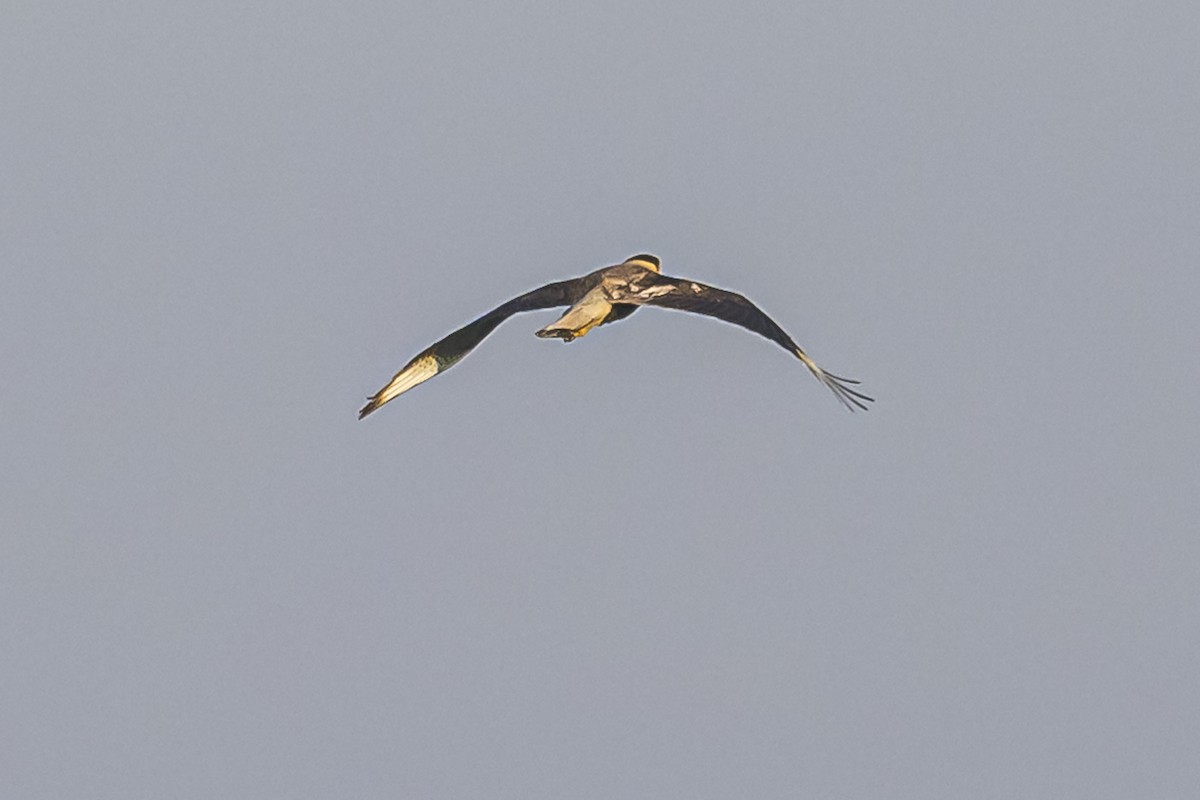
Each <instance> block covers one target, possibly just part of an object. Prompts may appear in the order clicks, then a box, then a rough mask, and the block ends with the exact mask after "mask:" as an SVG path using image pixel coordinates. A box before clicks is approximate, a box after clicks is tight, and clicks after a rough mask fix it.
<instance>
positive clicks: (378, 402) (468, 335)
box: [358, 276, 591, 419]
mask: <svg viewBox="0 0 1200 800" xmlns="http://www.w3.org/2000/svg"><path fill="white" fill-rule="evenodd" d="M589 277H591V276H585V277H583V278H573V279H571V280H567V281H558V282H556V283H548V284H546V285H545V286H543V287H541V288H540V289H534V290H532V291H529V292H526V293H525V294H523V295H521V296H520V297H514V298H513V299H512V300H509V301H508V302H507V303H505V304H504V305H502V306H498V307H496V308H494V309H492V310H491V311H489V312H488V313H486V314H484V315H483V316H482V317H480V318H479V319H477V320H475V321H474V322H469V323H467V324H466V325H464V326H463V327H461V328H459V329H458V330H456V331H455V332H454V333H452V334H450V335H449V336H447V337H446V338H444V339H442V340H440V341H438V342H435V343H434V344H432V345H430V346H429V347H427V348H426V349H424V350H422V351H421V352H420V353H418V354H417V355H416V356H414V357H413V359H412V360H411V361H409V362H408V364H406V365H405V367H404V369H402V370H400V371H399V372H397V373H396V375H395V377H393V378H392V379H391V381H389V382H388V384H387V386H384V387H383V388H382V389H380V390H379V391H378V392H376V393H375V394H374V395H373V396H372V397H371V398H370V400H369V401H368V402H367V404H366V405H365V406H363V407H362V408H361V409H360V410H359V412H358V418H359V419H362V418H363V417H365V416H367V415H368V414H370V413H371V412H372V411H374V410H375V409H377V408H379V407H380V406H382V405H383V404H384V403H386V402H388V401H389V400H391V399H392V398H394V397H397V396H399V395H401V394H403V393H404V392H407V391H408V390H409V389H411V388H413V387H414V386H417V385H418V384H421V383H424V382H425V381H427V380H429V379H430V378H432V377H433V376H434V375H437V374H438V373H441V372H445V371H446V370H448V369H450V368H451V367H452V366H454V365H455V364H457V363H458V362H459V361H461V360H462V358H463V356H465V355H466V354H467V353H469V352H471V351H472V350H474V349H475V346H476V345H477V344H479V343H480V342H482V341H483V340H484V339H485V338H486V337H487V335H488V334H489V333H491V332H492V331H494V330H496V327H497V326H498V325H499V324H500V323H501V322H504V320H506V319H508V318H509V317H511V316H512V315H513V314H520V313H521V312H522V311H536V310H537V309H540V308H556V307H558V306H569V305H571V304H572V303H574V302H575V301H576V300H578V299H579V298H580V297H581V296H582V295H583V294H584V293H585V292H586V291H587V289H588V286H589V282H588V278H589Z"/></svg>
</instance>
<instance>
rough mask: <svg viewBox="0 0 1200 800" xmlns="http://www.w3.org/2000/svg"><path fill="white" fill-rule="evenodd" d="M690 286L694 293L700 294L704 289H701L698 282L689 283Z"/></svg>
mask: <svg viewBox="0 0 1200 800" xmlns="http://www.w3.org/2000/svg"><path fill="white" fill-rule="evenodd" d="M691 288H692V291H693V292H695V293H696V294H700V293H701V292H703V291H704V289H702V288H701V287H700V284H698V283H693V284H691Z"/></svg>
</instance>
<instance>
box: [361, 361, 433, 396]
mask: <svg viewBox="0 0 1200 800" xmlns="http://www.w3.org/2000/svg"><path fill="white" fill-rule="evenodd" d="M437 374H438V363H437V359H436V358H434V357H433V356H421V357H418V358H416V359H414V360H413V362H412V363H411V364H409V365H408V366H407V367H405V368H404V369H402V370H400V371H399V372H397V373H396V377H394V378H392V381H391V383H389V384H388V385H387V386H385V387H384V388H383V391H381V392H380V393H379V401H378V403H377V404H376V405H377V406H381V405H383V404H384V403H386V402H388V401H389V400H391V399H393V398H395V397H398V396H399V395H402V394H404V393H405V392H407V391H408V390H409V389H411V388H413V387H414V386H417V385H419V384H422V383H424V382H425V381H427V380H429V379H430V378H432V377H433V376H434V375H437Z"/></svg>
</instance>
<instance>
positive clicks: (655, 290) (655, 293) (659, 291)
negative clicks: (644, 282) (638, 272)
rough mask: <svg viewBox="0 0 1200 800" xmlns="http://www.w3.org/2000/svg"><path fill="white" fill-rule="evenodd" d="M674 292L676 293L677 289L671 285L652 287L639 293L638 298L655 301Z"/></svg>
mask: <svg viewBox="0 0 1200 800" xmlns="http://www.w3.org/2000/svg"><path fill="white" fill-rule="evenodd" d="M673 291H675V287H674V286H671V285H669V284H663V285H659V286H651V287H650V288H649V289H643V290H642V291H640V292H638V297H639V298H640V299H642V300H653V299H654V298H655V297H662V296H663V295H664V294H670V293H671V292H673Z"/></svg>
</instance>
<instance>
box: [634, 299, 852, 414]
mask: <svg viewBox="0 0 1200 800" xmlns="http://www.w3.org/2000/svg"><path fill="white" fill-rule="evenodd" d="M634 298H636V299H637V301H638V302H640V303H642V304H644V305H651V306H661V307H662V308H674V309H677V310H679V311H690V312H692V313H693V314H703V315H705V316H707V317H716V318H717V319H719V320H724V321H725V322H731V323H733V324H734V325H740V326H741V327H743V328H745V329H746V330H749V331H754V332H755V333H757V334H758V335H759V336H765V337H766V338H768V339H770V340H771V341H772V342H775V343H776V344H778V345H779V346H780V347H782V348H783V349H785V350H787V351H788V352H789V353H791V354H793V355H794V356H796V357H797V358H799V359H800V360H801V361H803V362H804V365H805V366H806V367H808V368H809V370H811V371H812V374H813V375H815V376H816V377H817V380H819V381H820V382H821V383H823V384H825V385H826V386H828V387H829V388H830V389H831V390H832V391H833V393H834V395H836V396H837V399H838V400H839V401H841V403H842V405H844V406H845V407H846V408H848V409H850V410H851V411H853V410H854V409H855V408H856V407H857V408H860V409H862V410H864V411H865V410H866V409H867V406H866V404H867V403H871V402H874V398H872V397H868V396H867V395H865V394H862V393H861V392H858V391H856V390H855V389H852V388H850V387H851V385H857V384H858V381H856V380H851V379H850V378H840V377H838V376H837V375H834V374H832V373H829V372H826V371H825V370H823V369H821V368H820V367H819V366H817V364H816V363H815V362H814V361H813V360H812V359H811V358H809V357H808V355H807V354H806V353H805V352H804V350H802V349H801V348H800V346H799V345H798V344H796V343H795V342H794V341H792V337H790V336H788V335H787V333H786V332H785V331H784V330H783V328H781V327H779V326H778V325H777V324H775V320H773V319H771V318H770V317H768V316H767V315H766V313H764V312H763V310H762V309H760V308H759V307H758V306H756V305H754V303H752V302H750V301H749V300H747V299H746V298H745V297H743V296H742V295H740V294H737V293H736V292H729V291H726V290H725V289H718V288H716V287H715V286H708V285H706V284H703V283H697V282H696V281H689V280H686V279H683V278H672V277H669V276H667V275H658V276H656V277H655V279H654V281H653V282H652V283H651V285H650V286H649V288H644V289H642V290H641V291H640V292H638V294H637V295H634V296H631V297H629V298H622V299H623V300H626V301H631V300H634Z"/></svg>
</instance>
